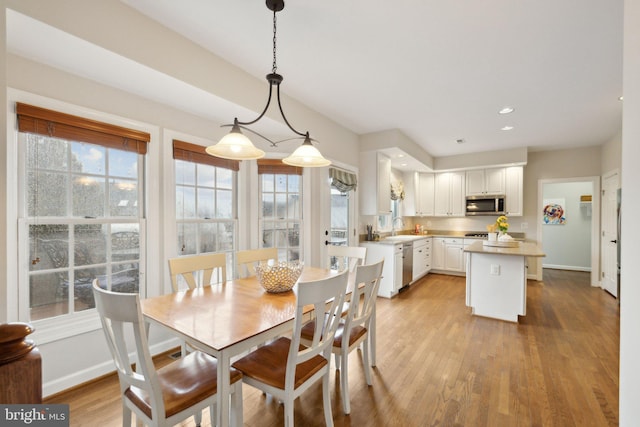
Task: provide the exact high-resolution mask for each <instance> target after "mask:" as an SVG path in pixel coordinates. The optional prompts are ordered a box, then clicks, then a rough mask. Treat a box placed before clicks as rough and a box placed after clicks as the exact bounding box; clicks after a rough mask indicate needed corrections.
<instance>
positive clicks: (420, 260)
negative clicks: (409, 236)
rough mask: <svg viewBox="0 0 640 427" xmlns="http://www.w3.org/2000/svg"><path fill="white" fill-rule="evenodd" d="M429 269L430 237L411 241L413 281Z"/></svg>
mask: <svg viewBox="0 0 640 427" xmlns="http://www.w3.org/2000/svg"><path fill="white" fill-rule="evenodd" d="M429 270H431V238H430V237H428V238H425V239H420V240H416V241H415V242H413V281H416V280H417V279H419V278H421V277H422V276H424V275H425V274H427V273H428V272H429Z"/></svg>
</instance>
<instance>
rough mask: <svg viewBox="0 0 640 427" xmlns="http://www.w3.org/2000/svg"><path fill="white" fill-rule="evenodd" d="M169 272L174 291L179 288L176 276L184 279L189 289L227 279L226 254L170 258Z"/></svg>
mask: <svg viewBox="0 0 640 427" xmlns="http://www.w3.org/2000/svg"><path fill="white" fill-rule="evenodd" d="M169 273H170V274H171V285H172V286H173V291H174V292H177V291H179V290H180V280H179V279H178V276H181V277H182V278H183V279H184V282H186V284H187V286H188V287H189V289H194V288H196V287H202V286H208V285H210V284H212V283H222V282H224V281H225V280H227V255H226V254H225V253H217V254H201V255H191V256H184V257H178V258H171V259H170V260H169ZM214 273H215V275H214ZM212 278H213V279H214V281H213V282H212Z"/></svg>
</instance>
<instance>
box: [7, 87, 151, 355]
mask: <svg viewBox="0 0 640 427" xmlns="http://www.w3.org/2000/svg"><path fill="white" fill-rule="evenodd" d="M7 91H8V101H9V102H10V105H16V104H17V103H22V102H26V103H31V104H37V105H41V106H43V107H44V108H51V109H52V110H53V111H57V112H61V114H63V115H71V114H75V115H77V116H78V117H80V118H86V119H87V120H89V121H91V120H94V121H96V122H97V123H104V124H106V125H107V126H110V125H113V126H114V127H120V128H121V129H128V130H131V131H132V132H133V133H134V134H144V135H146V136H147V139H148V144H147V145H148V146H149V151H148V152H147V154H146V155H142V154H138V157H139V160H138V176H137V183H138V192H139V194H138V203H139V205H140V206H139V209H138V214H137V216H135V217H118V219H116V217H112V218H110V219H112V220H113V221H111V222H112V223H117V222H126V223H132V222H135V223H138V224H139V227H140V228H139V230H140V234H139V239H140V255H139V259H138V266H139V287H140V291H141V292H143V295H144V292H147V291H148V286H147V280H146V279H147V270H148V268H147V267H148V266H147V259H148V257H149V255H151V256H152V257H153V255H154V254H153V253H152V254H149V253H148V252H149V249H150V248H148V247H147V248H146V249H145V243H144V242H146V234H147V227H148V220H149V218H148V210H149V209H150V203H149V199H148V193H149V188H148V187H149V183H150V181H149V179H148V176H149V175H150V173H152V172H151V171H150V169H156V170H154V171H153V173H154V174H157V168H154V167H153V166H151V167H149V164H152V160H153V158H154V157H156V156H157V147H153V146H152V143H153V141H154V140H157V134H158V129H157V128H156V127H154V126H151V125H148V124H144V123H142V122H138V121H135V120H130V119H123V118H122V117H119V116H114V115H111V114H108V113H104V112H101V111H97V110H91V109H88V108H86V107H80V106H75V105H72V104H67V103H64V102H62V101H58V100H54V99H50V98H46V97H43V96H40V95H35V94H31V93H28V92H24V91H20V90H17V89H13V88H8V90H7ZM7 116H8V117H7V123H8V125H9V126H8V128H9V129H13V132H11V133H10V135H9V137H8V140H7V145H8V149H7V155H8V156H9V157H10V158H14V159H16V161H15V163H13V164H11V165H9V166H8V168H7V177H11V176H13V177H14V180H13V182H15V185H14V186H13V187H12V189H10V191H9V194H8V200H12V199H13V200H15V203H14V208H13V209H10V210H8V211H7V219H8V221H15V222H14V224H16V225H17V227H16V229H15V240H14V239H11V240H12V241H15V242H16V243H15V248H16V250H15V252H14V253H15V256H14V258H11V257H7V262H8V263H9V264H11V265H14V266H15V267H12V268H11V269H9V271H8V272H7V279H8V280H9V281H10V283H14V284H15V285H13V286H10V287H9V288H8V292H7V298H8V300H9V301H15V304H9V306H13V307H14V309H10V310H9V311H8V316H9V318H14V319H17V320H18V321H24V322H28V323H30V324H32V325H34V327H35V332H34V333H33V334H32V335H31V337H32V338H33V339H34V340H35V341H37V342H38V343H40V344H46V343H50V342H54V341H58V340H62V339H65V338H70V337H73V336H77V335H79V334H83V333H87V332H92V331H95V330H98V329H100V328H101V324H100V320H99V317H98V314H97V311H96V310H95V308H92V309H87V310H82V311H80V312H76V313H73V314H66V315H63V316H56V317H50V318H44V319H39V320H30V319H29V315H30V308H29V298H30V297H29V267H28V265H27V263H29V262H30V259H29V238H28V233H29V229H28V223H29V218H27V210H26V209H27V203H26V195H27V188H26V178H27V177H26V170H27V164H26V151H27V150H26V147H25V146H23V145H22V144H20V142H19V134H20V131H19V130H18V127H19V124H18V118H17V111H16V109H14V108H9V110H8V114H7ZM76 142H82V141H76ZM85 142H86V141H85ZM136 144H137V143H136ZM156 144H157V143H156ZM152 147H153V148H152ZM108 148H116V147H113V146H110V147H108ZM126 151H136V152H138V150H137V149H136V150H126ZM153 204H154V205H157V201H154V202H153ZM65 218H66V217H65ZM39 222H42V221H39ZM24 236H27V238H26V239H24V238H22V237H24ZM10 252H11V251H10ZM154 253H155V252H154ZM12 259H13V260H15V261H14V262H15V264H12V261H11V260H12ZM152 275H153V276H154V279H155V274H152ZM12 278H14V279H13V280H12Z"/></svg>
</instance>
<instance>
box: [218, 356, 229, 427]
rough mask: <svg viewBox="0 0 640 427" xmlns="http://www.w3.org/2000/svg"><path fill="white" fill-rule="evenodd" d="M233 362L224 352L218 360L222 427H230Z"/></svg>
mask: <svg viewBox="0 0 640 427" xmlns="http://www.w3.org/2000/svg"><path fill="white" fill-rule="evenodd" d="M230 369H231V361H230V358H229V356H227V355H226V354H225V353H224V352H222V354H220V357H219V358H218V395H217V402H218V404H217V406H218V407H217V411H216V412H217V416H216V418H217V423H216V425H218V426H221V427H229V409H230V408H229V396H230V392H231V384H230V382H231V371H230Z"/></svg>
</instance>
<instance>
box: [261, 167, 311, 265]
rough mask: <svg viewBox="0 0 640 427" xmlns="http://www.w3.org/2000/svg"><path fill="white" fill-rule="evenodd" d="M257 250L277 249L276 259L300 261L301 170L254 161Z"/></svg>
mask: <svg viewBox="0 0 640 427" xmlns="http://www.w3.org/2000/svg"><path fill="white" fill-rule="evenodd" d="M258 174H259V176H260V190H261V191H260V197H261V206H262V209H261V215H260V233H261V235H262V242H261V247H264V248H271V247H275V248H278V259H279V260H281V261H285V260H288V261H294V260H298V259H302V256H301V249H302V236H301V232H302V169H301V168H297V167H292V166H287V165H285V164H283V163H282V162H281V161H280V160H275V161H274V160H258Z"/></svg>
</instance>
